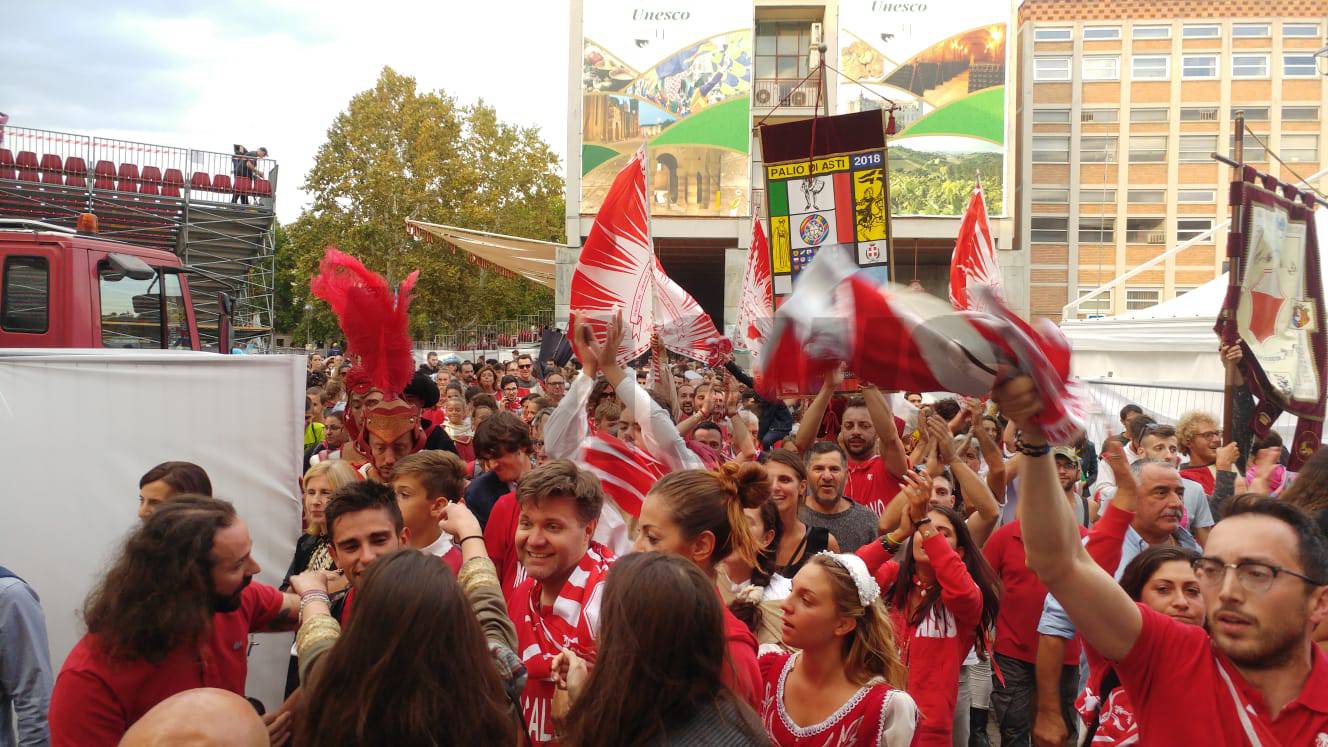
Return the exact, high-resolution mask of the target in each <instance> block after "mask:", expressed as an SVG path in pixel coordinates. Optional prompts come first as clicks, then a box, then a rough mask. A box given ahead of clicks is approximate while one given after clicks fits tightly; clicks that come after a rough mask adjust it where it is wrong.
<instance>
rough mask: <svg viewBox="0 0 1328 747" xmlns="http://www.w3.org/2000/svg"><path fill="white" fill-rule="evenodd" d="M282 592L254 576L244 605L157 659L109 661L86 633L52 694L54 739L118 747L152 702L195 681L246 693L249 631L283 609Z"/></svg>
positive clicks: (78, 745)
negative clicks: (198, 636)
mask: <svg viewBox="0 0 1328 747" xmlns="http://www.w3.org/2000/svg"><path fill="white" fill-rule="evenodd" d="M282 599H283V596H282V593H281V592H280V591H277V590H276V589H275V588H273V587H271V586H268V585H266V584H260V583H256V582H255V583H251V584H249V586H247V587H245V589H244V591H243V592H241V594H240V608H239V609H238V610H236V611H234V612H218V613H216V614H214V615H213V616H212V629H211V630H210V631H208V632H206V633H205V634H204V638H203V639H202V641H200V643H199V645H198V647H197V648H193V647H184V646H181V647H177V648H176V649H175V650H173V651H171V652H170V653H168V654H167V655H166V658H165V659H163V660H162V661H161V662H160V663H158V664H152V663H150V662H147V661H142V660H139V661H112V660H109V659H107V658H106V656H105V655H104V654H103V653H102V652H101V650H100V647H99V646H98V644H97V638H98V636H97V635H96V634H95V633H88V634H87V635H85V636H83V638H82V639H81V640H80V641H79V642H78V643H77V644H76V645H75V646H74V648H73V650H72V651H70V652H69V656H68V657H67V658H66V659H65V663H64V666H63V667H61V668H60V674H59V676H58V677H56V680H55V690H54V691H53V692H52V693H51V710H50V723H51V744H52V745H57V746H60V745H68V746H69V747H99V746H100V745H109V746H113V745H115V744H117V743H119V741H120V738H121V737H122V736H124V733H125V731H126V730H128V729H129V727H130V726H132V725H133V723H134V722H135V721H137V720H138V719H139V718H141V717H142V716H143V714H144V713H147V712H148V710H149V709H150V708H152V707H153V706H155V705H156V704H158V703H160V702H161V701H163V700H165V699H167V698H169V697H170V696H172V695H174V694H176V693H178V692H183V691H185V690H192V689H194V688H198V687H216V688H220V689H222V690H229V691H231V692H233V693H236V694H238V695H244V680H245V677H246V676H247V675H248V672H249V660H248V656H249V634H250V633H251V632H254V631H255V630H262V629H264V628H266V627H267V626H268V625H269V624H270V623H271V622H272V620H273V619H275V618H276V616H277V613H278V612H280V611H281V605H282Z"/></svg>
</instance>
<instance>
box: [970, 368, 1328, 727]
mask: <svg viewBox="0 0 1328 747" xmlns="http://www.w3.org/2000/svg"><path fill="white" fill-rule="evenodd" d="M993 398H994V399H995V400H996V401H997V402H998V403H999V404H1000V406H1001V411H1002V412H1003V413H1004V414H1005V415H1006V416H1007V417H1009V418H1010V420H1012V421H1013V422H1014V423H1015V426H1016V427H1017V428H1018V429H1019V430H1020V432H1021V437H1020V443H1021V446H1020V450H1021V452H1022V453H1023V454H1024V461H1023V463H1022V464H1021V468H1020V485H1019V506H1020V510H1021V513H1022V522H1021V524H1022V528H1023V535H1024V545H1025V549H1026V552H1027V562H1028V566H1029V568H1031V569H1032V570H1033V571H1034V572H1035V573H1037V575H1038V577H1039V578H1040V579H1041V580H1042V582H1043V583H1044V584H1045V585H1046V586H1047V589H1048V591H1049V592H1050V593H1052V594H1054V595H1055V596H1056V598H1057V599H1058V600H1059V601H1060V603H1061V604H1062V605H1063V606H1064V608H1065V611H1066V612H1067V613H1068V614H1069V616H1070V619H1071V620H1073V621H1074V623H1075V625H1076V626H1077V628H1078V631H1079V634H1080V635H1082V636H1083V638H1084V640H1085V641H1087V642H1088V644H1089V645H1091V646H1093V647H1094V648H1095V649H1096V650H1097V651H1099V652H1100V653H1101V654H1102V655H1103V656H1105V657H1106V658H1107V659H1109V660H1111V661H1112V662H1113V664H1114V668H1115V670H1116V672H1117V673H1118V674H1119V676H1120V681H1121V684H1122V686H1123V687H1124V688H1125V689H1126V691H1127V692H1128V693H1129V695H1130V699H1131V701H1132V702H1134V703H1137V704H1140V707H1139V708H1138V709H1137V711H1136V714H1135V716H1136V719H1137V721H1138V723H1139V728H1140V744H1201V745H1205V746H1206V747H1207V746H1209V745H1247V744H1261V745H1316V747H1317V745H1321V744H1328V654H1325V653H1324V652H1323V651H1321V650H1320V649H1319V648H1318V647H1317V646H1315V645H1314V644H1313V642H1312V638H1311V633H1312V631H1313V630H1314V628H1315V626H1317V625H1319V624H1321V623H1323V622H1324V621H1325V620H1328V542H1326V541H1325V539H1324V537H1323V535H1322V534H1320V533H1319V531H1318V528H1317V526H1316V525H1315V523H1314V522H1313V520H1312V519H1311V518H1310V517H1309V516H1308V515H1307V514H1305V513H1304V512H1303V511H1301V510H1300V509H1298V508H1296V507H1294V506H1291V505H1289V504H1285V503H1282V502H1279V501H1275V500H1272V499H1269V498H1264V497H1251V498H1244V499H1241V500H1237V501H1235V502H1233V505H1232V506H1231V508H1230V510H1229V511H1228V513H1227V516H1226V517H1225V518H1224V519H1223V520H1222V521H1220V522H1218V524H1217V525H1216V526H1214V527H1213V531H1212V533H1211V534H1210V535H1209V538H1208V544H1207V547H1206V548H1205V550H1204V555H1203V557H1201V558H1200V559H1199V560H1197V561H1195V575H1196V576H1197V578H1198V580H1199V584H1200V587H1201V590H1202V593H1203V599H1204V603H1205V606H1206V609H1207V612H1206V617H1207V626H1206V629H1205V628H1198V627H1194V626H1189V625H1184V624H1182V623H1179V622H1177V621H1175V620H1172V619H1171V618H1169V617H1166V616H1164V615H1161V614H1159V613H1157V612H1154V611H1152V610H1151V609H1149V608H1147V607H1145V606H1143V605H1140V604H1137V603H1135V602H1134V601H1132V600H1131V599H1130V598H1129V596H1128V595H1127V594H1126V593H1125V591H1124V590H1123V589H1122V588H1121V587H1120V586H1119V585H1118V584H1116V583H1115V581H1114V580H1113V579H1112V578H1111V577H1110V576H1109V575H1108V574H1107V573H1106V572H1105V571H1103V570H1102V569H1101V568H1100V567H1099V566H1098V565H1097V563H1095V562H1094V561H1093V560H1092V558H1090V557H1089V555H1088V553H1087V552H1086V551H1085V550H1084V549H1083V546H1082V545H1080V544H1079V532H1078V530H1077V527H1076V524H1075V521H1074V517H1073V515H1072V514H1071V513H1070V510H1069V506H1068V505H1067V504H1066V503H1065V502H1064V501H1062V500H1058V495H1057V492H1056V490H1055V488H1056V467H1055V462H1054V461H1053V459H1052V457H1051V453H1050V449H1049V448H1048V447H1047V441H1046V438H1045V436H1044V435H1043V433H1042V431H1041V429H1040V428H1039V427H1038V424H1037V422H1036V421H1035V420H1034V417H1035V416H1036V415H1037V413H1038V411H1039V410H1040V409H1041V401H1040V399H1039V395H1038V392H1037V389H1036V387H1035V386H1034V384H1033V382H1032V380H1031V379H1029V378H1027V377H1018V378H1015V379H1012V380H1010V381H1006V382H1004V383H1002V384H1001V385H1000V386H998V387H997V389H996V391H995V392H993ZM1133 482H1134V481H1133V480H1132V479H1129V478H1128V475H1127V477H1126V478H1124V482H1122V484H1120V485H1119V490H1120V492H1121V493H1122V494H1123V493H1125V492H1126V491H1134V490H1135V489H1136V487H1135V485H1133V484H1132V483H1133ZM1126 483H1131V484H1126Z"/></svg>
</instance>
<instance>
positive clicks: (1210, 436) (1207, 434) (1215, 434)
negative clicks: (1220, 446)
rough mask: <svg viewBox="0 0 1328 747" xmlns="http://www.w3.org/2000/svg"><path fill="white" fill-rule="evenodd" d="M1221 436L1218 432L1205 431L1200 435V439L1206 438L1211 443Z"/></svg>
mask: <svg viewBox="0 0 1328 747" xmlns="http://www.w3.org/2000/svg"><path fill="white" fill-rule="evenodd" d="M1220 435H1222V434H1220V433H1218V432H1217V431H1204V432H1203V433H1200V434H1199V438H1206V439H1208V440H1210V441H1211V440H1213V439H1214V438H1217V437H1218V436H1220Z"/></svg>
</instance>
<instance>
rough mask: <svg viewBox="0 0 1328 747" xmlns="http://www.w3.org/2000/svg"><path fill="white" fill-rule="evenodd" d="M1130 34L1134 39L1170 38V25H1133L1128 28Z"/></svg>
mask: <svg viewBox="0 0 1328 747" xmlns="http://www.w3.org/2000/svg"><path fill="white" fill-rule="evenodd" d="M1130 36H1132V37H1134V38H1135V39H1170V38H1171V27H1170V26H1135V27H1134V28H1132V29H1130Z"/></svg>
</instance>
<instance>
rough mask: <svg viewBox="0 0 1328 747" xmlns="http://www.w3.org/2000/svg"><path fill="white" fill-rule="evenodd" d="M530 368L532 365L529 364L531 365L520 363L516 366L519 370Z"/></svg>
mask: <svg viewBox="0 0 1328 747" xmlns="http://www.w3.org/2000/svg"><path fill="white" fill-rule="evenodd" d="M530 366H531V364H529V363H518V364H517V365H516V367H517V368H530Z"/></svg>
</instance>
